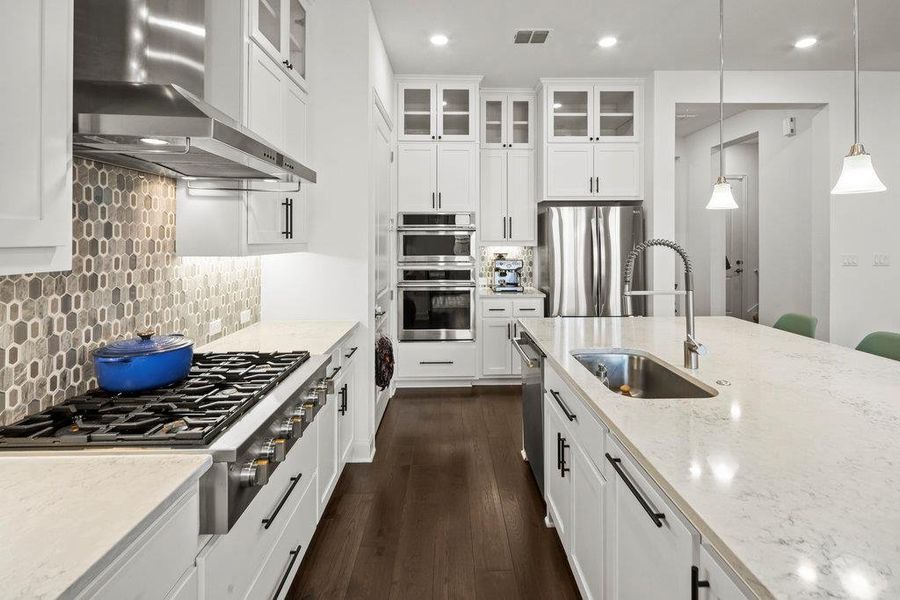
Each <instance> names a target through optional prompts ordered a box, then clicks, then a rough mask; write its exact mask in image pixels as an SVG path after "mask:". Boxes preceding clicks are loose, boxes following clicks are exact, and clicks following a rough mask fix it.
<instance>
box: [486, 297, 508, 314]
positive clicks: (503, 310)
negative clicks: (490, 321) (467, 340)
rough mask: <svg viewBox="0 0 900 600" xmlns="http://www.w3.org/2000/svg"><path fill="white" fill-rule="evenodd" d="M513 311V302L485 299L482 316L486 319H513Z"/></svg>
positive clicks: (505, 299) (500, 299) (503, 299)
mask: <svg viewBox="0 0 900 600" xmlns="http://www.w3.org/2000/svg"><path fill="white" fill-rule="evenodd" d="M512 311H513V301H512V300H511V299H507V298H485V299H483V300H482V301H481V316H482V317H485V318H491V317H507V318H508V317H511V316H512Z"/></svg>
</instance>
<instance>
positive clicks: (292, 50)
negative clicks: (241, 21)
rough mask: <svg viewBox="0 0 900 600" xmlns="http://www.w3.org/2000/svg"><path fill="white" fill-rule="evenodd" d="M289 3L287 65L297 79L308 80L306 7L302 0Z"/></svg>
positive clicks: (293, 0) (289, 0)
mask: <svg viewBox="0 0 900 600" xmlns="http://www.w3.org/2000/svg"><path fill="white" fill-rule="evenodd" d="M271 1H274V0H271ZM288 3H289V4H288V21H287V32H286V33H287V40H286V41H287V60H288V65H287V67H288V71H289V72H290V74H291V75H292V76H293V77H294V78H295V79H299V80H300V81H301V82H306V8H305V7H304V6H303V3H302V2H301V1H300V0H288Z"/></svg>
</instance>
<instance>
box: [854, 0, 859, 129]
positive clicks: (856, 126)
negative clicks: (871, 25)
mask: <svg viewBox="0 0 900 600" xmlns="http://www.w3.org/2000/svg"><path fill="white" fill-rule="evenodd" d="M853 144H854V145H857V144H859V0H853Z"/></svg>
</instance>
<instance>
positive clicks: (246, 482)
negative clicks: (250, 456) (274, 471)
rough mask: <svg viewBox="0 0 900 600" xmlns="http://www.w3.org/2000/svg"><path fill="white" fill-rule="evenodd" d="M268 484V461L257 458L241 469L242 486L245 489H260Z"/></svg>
mask: <svg viewBox="0 0 900 600" xmlns="http://www.w3.org/2000/svg"><path fill="white" fill-rule="evenodd" d="M267 483H269V461H268V459H265V458H257V459H256V460H252V461H250V462H248V463H247V464H246V465H244V467H243V468H242V469H241V485H243V486H244V487H260V486H264V485H266V484H267Z"/></svg>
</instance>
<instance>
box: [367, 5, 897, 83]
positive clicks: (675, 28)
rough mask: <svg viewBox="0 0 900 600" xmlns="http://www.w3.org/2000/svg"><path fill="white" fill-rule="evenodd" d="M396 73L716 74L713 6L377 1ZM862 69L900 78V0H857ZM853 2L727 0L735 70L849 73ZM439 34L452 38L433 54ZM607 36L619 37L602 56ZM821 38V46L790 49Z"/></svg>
mask: <svg viewBox="0 0 900 600" xmlns="http://www.w3.org/2000/svg"><path fill="white" fill-rule="evenodd" d="M371 1H372V6H373V9H374V11H375V17H376V19H377V21H378V26H379V28H380V30H381V34H382V37H383V38H384V43H385V46H386V47H387V50H388V54H389V55H390V58H391V62H392V63H393V67H394V71H395V72H396V73H398V74H413V73H435V74H448V75H449V74H466V75H473V74H475V75H481V74H483V75H484V76H485V79H484V82H483V85H485V86H520V87H521V86H526V87H532V86H534V85H535V84H536V82H537V79H538V78H539V77H609V76H635V75H642V74H645V73H649V72H651V71H656V70H688V69H717V68H718V3H717V2H716V1H715V0H638V1H630V2H629V1H627V0H626V1H623V0H615V1H613V0H453V1H448V0H371ZM860 4H861V6H860V33H861V35H860V40H861V41H860V45H861V48H860V53H861V58H860V62H861V66H862V68H864V69H871V70H892V71H893V70H900V35H897V32H896V30H897V25H898V24H900V1H898V0H860ZM850 7H851V2H850V0H752V1H749V2H748V1H746V0H741V1H738V0H726V6H725V11H726V14H725V30H726V43H727V48H726V60H727V68H728V69H739V70H743V69H746V70H767V69H776V70H828V69H849V68H851V67H852V45H851V29H850V26H851V21H850ZM516 29H550V30H552V31H551V33H550V38H549V39H548V41H547V43H546V44H544V45H523V44H519V45H514V44H513V43H512V39H513V33H514V32H515V30H516ZM435 33H443V34H446V35H447V36H448V37H449V38H450V42H449V44H447V45H446V46H444V47H440V48H438V47H434V46H432V45H431V44H430V43H429V41H428V39H429V37H430V36H431V35H433V34H435ZM604 35H614V36H616V37H618V38H619V44H618V45H617V46H615V47H613V48H611V49H606V50H604V49H601V48H598V47H597V43H596V42H597V40H598V39H599V38H600V37H601V36H604ZM806 35H814V36H817V37H818V38H819V43H818V44H817V45H816V46H814V47H813V48H810V49H806V50H798V49H795V48H794V47H793V43H794V41H795V40H797V39H798V38H800V37H803V36H806Z"/></svg>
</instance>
